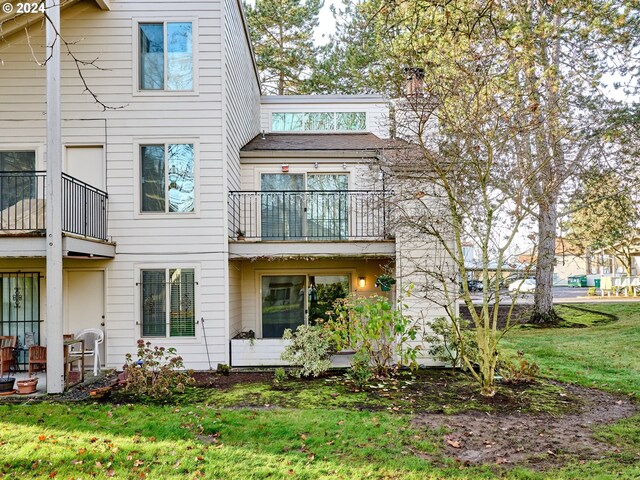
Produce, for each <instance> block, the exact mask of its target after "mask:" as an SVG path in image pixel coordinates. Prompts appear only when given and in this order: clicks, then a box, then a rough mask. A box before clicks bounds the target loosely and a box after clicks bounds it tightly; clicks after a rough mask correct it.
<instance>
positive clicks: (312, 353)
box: [280, 325, 335, 377]
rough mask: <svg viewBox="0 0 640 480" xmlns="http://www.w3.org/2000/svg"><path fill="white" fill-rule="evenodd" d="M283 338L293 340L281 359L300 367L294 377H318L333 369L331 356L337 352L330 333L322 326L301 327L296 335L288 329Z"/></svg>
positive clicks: (294, 372) (295, 371)
mask: <svg viewBox="0 0 640 480" xmlns="http://www.w3.org/2000/svg"><path fill="white" fill-rule="evenodd" d="M282 338H283V339H284V340H291V343H290V344H289V345H287V346H286V347H285V349H284V352H282V355H281V356H280V358H282V360H284V361H285V362H288V363H289V364H290V365H292V366H296V367H299V368H297V369H296V370H294V371H293V372H292V374H293V375H294V376H296V377H301V376H303V377H309V376H314V377H317V376H318V375H320V374H322V373H324V372H326V371H327V370H329V368H331V355H332V354H333V353H334V352H335V347H334V344H333V342H332V341H331V337H330V335H329V333H328V332H327V331H326V330H325V329H324V328H323V327H322V326H319V325H311V326H309V325H300V326H299V327H298V328H297V329H296V331H295V333H294V332H292V331H291V329H290V328H287V329H286V330H285V331H284V335H283V336H282Z"/></svg>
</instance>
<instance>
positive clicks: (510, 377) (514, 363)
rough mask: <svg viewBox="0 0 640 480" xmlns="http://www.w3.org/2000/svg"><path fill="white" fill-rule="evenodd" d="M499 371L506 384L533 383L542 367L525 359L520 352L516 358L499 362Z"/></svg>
mask: <svg viewBox="0 0 640 480" xmlns="http://www.w3.org/2000/svg"><path fill="white" fill-rule="evenodd" d="M498 369H499V371H500V375H502V381H503V382H504V383H531V382H533V381H534V380H535V377H536V376H537V375H538V372H539V370H540V367H538V365H537V364H536V363H534V362H530V361H528V360H527V359H525V358H524V352H522V351H519V352H518V356H517V357H516V358H504V359H500V361H499V362H498Z"/></svg>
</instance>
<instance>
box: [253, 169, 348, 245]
mask: <svg viewBox="0 0 640 480" xmlns="http://www.w3.org/2000/svg"><path fill="white" fill-rule="evenodd" d="M305 177H306V179H305ZM348 188H349V176H348V175H346V174H311V173H310V174H306V175H305V174H282V173H265V174H262V178H261V189H262V192H263V193H262V200H261V229H262V230H261V231H262V239H263V240H296V239H301V238H308V239H311V240H313V239H316V240H341V239H344V238H346V237H348V236H349V203H348V200H349V198H348V195H347V190H348Z"/></svg>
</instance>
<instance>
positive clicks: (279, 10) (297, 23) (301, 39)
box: [245, 0, 324, 95]
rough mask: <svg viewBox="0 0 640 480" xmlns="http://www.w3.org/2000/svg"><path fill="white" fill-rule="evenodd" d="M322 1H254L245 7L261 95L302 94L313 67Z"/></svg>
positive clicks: (307, 91)
mask: <svg viewBox="0 0 640 480" xmlns="http://www.w3.org/2000/svg"><path fill="white" fill-rule="evenodd" d="M323 4H324V0H304V1H302V0H256V2H255V5H254V6H252V5H249V4H247V5H245V8H246V13H247V21H248V22H249V30H250V32H251V40H252V42H253V49H254V52H255V56H256V62H257V64H258V69H259V70H260V80H261V82H262V88H263V93H266V94H277V95H287V94H305V93H312V92H311V83H310V81H309V78H310V76H311V74H312V71H313V69H314V67H315V65H316V61H317V60H316V57H317V53H318V48H317V47H316V46H315V45H314V41H313V32H314V30H315V28H316V27H317V26H318V14H319V13H320V9H321V8H322V6H323Z"/></svg>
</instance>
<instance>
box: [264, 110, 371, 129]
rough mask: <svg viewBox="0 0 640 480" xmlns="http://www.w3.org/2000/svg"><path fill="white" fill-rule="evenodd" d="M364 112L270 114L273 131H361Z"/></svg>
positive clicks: (365, 125)
mask: <svg viewBox="0 0 640 480" xmlns="http://www.w3.org/2000/svg"><path fill="white" fill-rule="evenodd" d="M366 128H367V114H366V112H284V113H272V114H271V130H272V131H273V132H327V131H334V132H362V131H365V130H366Z"/></svg>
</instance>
